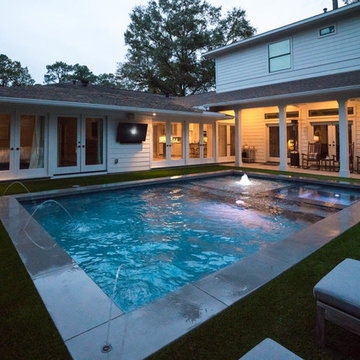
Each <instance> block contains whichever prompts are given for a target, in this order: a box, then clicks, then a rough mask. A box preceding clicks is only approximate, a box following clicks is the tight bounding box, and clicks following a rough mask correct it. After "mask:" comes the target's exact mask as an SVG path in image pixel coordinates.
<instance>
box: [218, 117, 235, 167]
mask: <svg viewBox="0 0 360 360" xmlns="http://www.w3.org/2000/svg"><path fill="white" fill-rule="evenodd" d="M234 160H235V125H232V124H226V123H221V122H218V161H224V162H226V161H227V162H229V161H234Z"/></svg>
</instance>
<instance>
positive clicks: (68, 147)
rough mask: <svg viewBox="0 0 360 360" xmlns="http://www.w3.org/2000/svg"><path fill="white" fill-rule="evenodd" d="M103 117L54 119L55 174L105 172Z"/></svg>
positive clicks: (64, 117)
mask: <svg viewBox="0 0 360 360" xmlns="http://www.w3.org/2000/svg"><path fill="white" fill-rule="evenodd" d="M104 127H105V121H104V119H103V118H95V117H94V118H93V117H86V118H82V119H81V118H78V117H71V116H61V117H58V118H57V168H56V173H57V174H71V173H79V172H91V171H101V170H106V154H105V153H106V147H105V145H106V144H105V143H106V142H105V131H104Z"/></svg>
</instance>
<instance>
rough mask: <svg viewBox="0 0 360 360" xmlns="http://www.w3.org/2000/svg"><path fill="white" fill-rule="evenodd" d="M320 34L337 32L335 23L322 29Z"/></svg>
mask: <svg viewBox="0 0 360 360" xmlns="http://www.w3.org/2000/svg"><path fill="white" fill-rule="evenodd" d="M319 32H320V36H326V35H330V34H335V25H331V26H327V27H325V28H322V29H320V31H319Z"/></svg>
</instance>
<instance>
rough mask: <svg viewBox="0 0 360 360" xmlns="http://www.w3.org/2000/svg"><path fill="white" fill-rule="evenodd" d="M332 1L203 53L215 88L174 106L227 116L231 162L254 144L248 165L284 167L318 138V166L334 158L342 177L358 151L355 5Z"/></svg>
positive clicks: (359, 58)
mask: <svg viewBox="0 0 360 360" xmlns="http://www.w3.org/2000/svg"><path fill="white" fill-rule="evenodd" d="M333 4H334V9H333V10H332V11H326V9H324V10H325V12H324V13H323V14H320V15H317V16H314V17H311V18H308V19H305V20H302V21H299V22H296V23H293V24H290V25H287V26H284V27H281V28H278V29H275V30H272V31H269V32H266V33H263V34H259V35H256V36H253V37H252V38H249V39H246V40H243V41H239V42H236V43H234V44H231V45H228V46H224V47H222V48H219V49H215V50H212V51H209V52H208V53H206V54H205V56H206V57H208V58H213V59H215V63H216V93H212V94H207V96H206V97H205V98H203V99H201V100H200V99H198V100H200V101H197V99H196V98H193V99H188V100H187V99H184V100H183V101H182V104H187V105H190V104H192V105H194V106H196V105H201V106H203V107H204V106H205V107H206V108H208V109H210V110H211V111H220V112H223V113H227V114H231V115H234V116H235V130H236V137H235V141H236V145H235V149H236V164H237V165H238V166H240V165H242V151H241V149H242V148H243V146H245V148H246V147H248V146H252V147H254V148H255V161H256V162H260V163H265V162H272V161H274V162H279V163H280V167H279V168H280V170H287V168H288V162H289V159H288V157H289V155H290V153H291V151H292V152H298V153H300V154H302V153H305V154H306V153H307V152H308V148H309V146H308V145H309V143H310V144H312V143H318V144H319V145H320V146H318V148H319V149H320V150H319V152H320V154H319V157H320V159H322V160H323V162H324V163H325V165H326V162H325V160H326V159H330V160H331V161H333V162H335V163H337V164H338V163H340V164H339V168H340V176H345V177H346V176H349V169H352V168H353V164H350V163H349V162H355V160H356V159H357V158H356V156H360V37H359V33H360V3H358V2H357V3H354V4H352V5H348V6H344V7H341V8H338V7H337V1H333ZM218 135H220V132H219V134H218ZM220 136H221V135H220ZM218 142H220V139H218ZM331 161H329V163H330V165H331ZM333 168H334V166H333Z"/></svg>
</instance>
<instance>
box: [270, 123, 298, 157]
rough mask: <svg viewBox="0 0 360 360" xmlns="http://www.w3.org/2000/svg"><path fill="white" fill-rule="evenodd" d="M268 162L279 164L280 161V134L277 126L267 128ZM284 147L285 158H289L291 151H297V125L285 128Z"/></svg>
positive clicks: (289, 125)
mask: <svg viewBox="0 0 360 360" xmlns="http://www.w3.org/2000/svg"><path fill="white" fill-rule="evenodd" d="M268 129H269V130H268V144H269V147H268V161H274V162H279V161H280V134H279V125H269V126H268ZM286 132H287V133H286V139H287V142H286V145H287V157H288V158H289V157H290V152H291V151H298V143H299V140H298V125H297V124H287V126H286Z"/></svg>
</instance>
